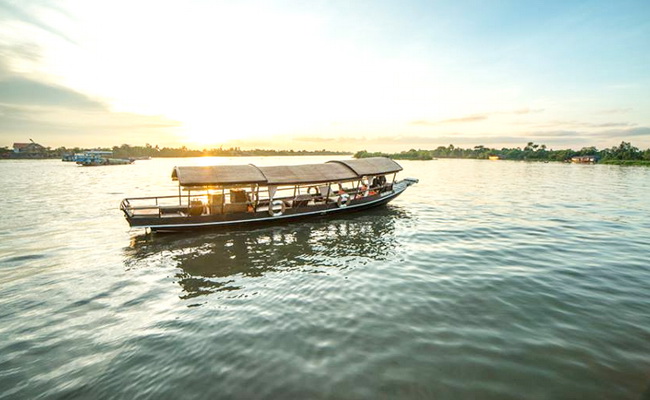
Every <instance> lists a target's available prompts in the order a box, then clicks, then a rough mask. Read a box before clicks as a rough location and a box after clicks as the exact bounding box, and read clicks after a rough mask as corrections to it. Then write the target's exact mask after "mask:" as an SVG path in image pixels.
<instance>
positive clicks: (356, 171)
mask: <svg viewBox="0 0 650 400" xmlns="http://www.w3.org/2000/svg"><path fill="white" fill-rule="evenodd" d="M401 170H402V167H401V166H400V165H399V164H397V163H396V162H395V161H393V160H391V159H389V158H383V157H376V158H365V159H360V160H335V161H329V162H326V163H324V164H307V165H291V166H269V167H257V166H255V165H252V164H248V165H216V166H207V167H199V166H189V167H174V169H173V171H172V179H175V180H178V194H177V195H174V196H157V197H138V198H127V199H124V200H122V203H121V205H120V209H121V210H122V211H123V212H124V215H125V217H126V220H127V221H128V222H129V225H130V226H131V227H142V228H150V229H152V230H154V231H156V230H161V231H163V230H164V231H173V230H188V229H196V228H205V227H220V226H242V225H252V224H256V223H284V222H287V221H290V220H296V219H302V218H309V217H317V216H323V215H333V214H337V215H338V214H342V213H347V212H353V211H361V210H366V209H369V208H372V207H377V206H381V205H384V204H386V203H388V202H389V201H391V200H393V199H394V198H396V197H397V196H399V195H400V194H401V193H402V192H404V190H406V188H407V187H409V186H411V185H412V184H414V183H417V182H418V180H417V179H413V178H405V179H403V180H401V181H396V177H397V173H398V172H399V171H401Z"/></svg>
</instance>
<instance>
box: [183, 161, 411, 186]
mask: <svg viewBox="0 0 650 400" xmlns="http://www.w3.org/2000/svg"><path fill="white" fill-rule="evenodd" d="M401 170H402V167H401V166H400V165H399V164H397V163H396V162H395V161H393V160H391V159H389V158H384V157H373V158H364V159H360V160H335V161H329V162H327V163H324V164H303V165H282V166H269V167H257V166H255V165H253V164H248V165H216V166H206V167H197V166H193V167H174V170H173V171H172V179H174V180H178V183H179V184H180V185H181V186H224V185H238V184H242V185H243V184H256V183H257V184H262V185H298V184H309V183H324V182H337V181H346V180H354V179H359V178H361V177H363V176H371V175H382V174H388V173H393V172H398V171H401Z"/></svg>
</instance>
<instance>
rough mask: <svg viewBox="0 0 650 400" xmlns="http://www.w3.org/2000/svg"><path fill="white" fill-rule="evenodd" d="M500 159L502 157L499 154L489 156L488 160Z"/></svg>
mask: <svg viewBox="0 0 650 400" xmlns="http://www.w3.org/2000/svg"><path fill="white" fill-rule="evenodd" d="M500 159H501V157H499V156H488V160H492V161H496V160H500Z"/></svg>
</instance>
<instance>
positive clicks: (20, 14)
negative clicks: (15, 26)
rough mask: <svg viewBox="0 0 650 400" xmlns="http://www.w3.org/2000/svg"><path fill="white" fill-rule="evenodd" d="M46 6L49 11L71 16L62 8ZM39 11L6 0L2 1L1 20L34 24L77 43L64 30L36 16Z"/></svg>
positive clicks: (0, 4)
mask: <svg viewBox="0 0 650 400" xmlns="http://www.w3.org/2000/svg"><path fill="white" fill-rule="evenodd" d="M38 6H40V7H44V5H43V4H39V5H38ZM44 8H47V11H48V12H51V11H54V12H56V13H58V14H61V15H64V16H65V17H67V18H70V16H69V15H68V14H67V13H65V12H64V11H62V10H61V9H59V8H57V7H54V6H52V5H49V6H45V7H44ZM37 14H38V13H37V12H34V10H26V9H23V8H20V7H16V6H14V5H12V4H10V3H9V2H6V1H0V15H2V18H0V20H13V21H20V22H22V23H24V24H28V25H32V26H34V27H37V28H39V29H41V30H43V31H45V32H47V33H49V34H51V35H53V36H56V37H59V38H61V39H63V40H65V41H67V42H69V43H72V44H77V43H76V42H75V41H74V40H72V39H71V38H70V37H69V36H68V35H66V34H65V33H64V32H62V31H61V30H59V29H56V28H53V27H52V26H51V25H49V24H46V23H44V22H43V21H41V20H40V19H39V18H37V17H35V15H37Z"/></svg>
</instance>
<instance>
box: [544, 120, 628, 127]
mask: <svg viewBox="0 0 650 400" xmlns="http://www.w3.org/2000/svg"><path fill="white" fill-rule="evenodd" d="M537 126H538V127H540V128H553V127H558V128H559V127H571V128H625V127H633V126H636V124H634V123H631V122H621V121H618V122H614V121H612V122H600V123H593V122H580V121H551V122H547V123H544V124H540V125H537Z"/></svg>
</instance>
